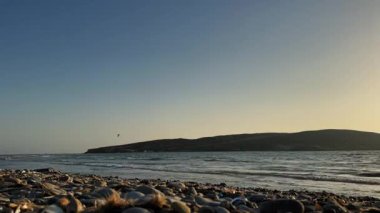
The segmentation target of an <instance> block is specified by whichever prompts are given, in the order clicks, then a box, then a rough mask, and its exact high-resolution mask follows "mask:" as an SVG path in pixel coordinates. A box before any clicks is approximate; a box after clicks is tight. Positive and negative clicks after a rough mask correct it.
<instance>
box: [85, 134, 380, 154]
mask: <svg viewBox="0 0 380 213" xmlns="http://www.w3.org/2000/svg"><path fill="white" fill-rule="evenodd" d="M315 150H316V151H323V150H326V151H327V150H380V134H378V133H373V132H362V131H354V130H335V129H326V130H316V131H304V132H297V133H255V134H239V135H222V136H215V137H204V138H198V139H183V138H178V139H161V140H152V141H146V142H139V143H132V144H125V145H119V146H108V147H101V148H95V149H89V150H88V151H87V152H86V153H120V152H144V151H149V152H194V151H315Z"/></svg>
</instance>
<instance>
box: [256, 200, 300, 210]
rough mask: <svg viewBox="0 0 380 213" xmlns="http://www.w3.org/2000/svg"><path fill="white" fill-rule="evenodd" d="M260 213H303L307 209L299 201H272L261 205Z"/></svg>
mask: <svg viewBox="0 0 380 213" xmlns="http://www.w3.org/2000/svg"><path fill="white" fill-rule="evenodd" d="M259 209H260V213H272V212H292V213H303V212H304V211H305V207H304V206H303V204H302V203H301V202H299V201H297V200H271V201H265V202H263V203H261V204H260V207H259Z"/></svg>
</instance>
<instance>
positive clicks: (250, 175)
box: [0, 151, 380, 198]
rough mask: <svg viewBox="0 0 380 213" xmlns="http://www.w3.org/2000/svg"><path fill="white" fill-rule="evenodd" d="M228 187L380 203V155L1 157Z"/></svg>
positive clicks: (3, 162)
mask: <svg viewBox="0 0 380 213" xmlns="http://www.w3.org/2000/svg"><path fill="white" fill-rule="evenodd" d="M46 167H52V168H55V169H58V170H61V171H65V172H73V173H82V174H98V175H103V176H119V177H125V178H142V179H152V178H153V179H155V178H160V179H169V180H185V181H197V182H203V183H221V182H224V183H227V184H228V185H234V186H242V187H264V188H270V189H278V190H290V189H295V190H310V191H328V192H333V193H338V194H344V195H356V196H372V197H377V198H380V151H326V152H320V151H318V152H168V153H118V154H57V155H0V169H6V168H10V169H36V168H46Z"/></svg>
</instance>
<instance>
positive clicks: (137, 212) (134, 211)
mask: <svg viewBox="0 0 380 213" xmlns="http://www.w3.org/2000/svg"><path fill="white" fill-rule="evenodd" d="M122 213H150V211H148V210H147V209H144V208H140V207H133V208H129V209H126V210H124V211H123V212H122Z"/></svg>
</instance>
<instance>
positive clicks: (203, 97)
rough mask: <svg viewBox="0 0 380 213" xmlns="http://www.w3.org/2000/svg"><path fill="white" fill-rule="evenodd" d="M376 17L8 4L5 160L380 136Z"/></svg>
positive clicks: (211, 5)
mask: <svg viewBox="0 0 380 213" xmlns="http://www.w3.org/2000/svg"><path fill="white" fill-rule="evenodd" d="M379 20H380V1H374V0H361V1H356V0H336V1H329V0H320V1H303V0H299V1H297V0H287V1H271V0H266V1H259V0H253V1H246V0H236V1H230V0H218V1H217V0H204V1H203V0H202V1H185V0H161V1H156V0H130V1H124V0H110V1H104V0H103V1H99V0H81V1H78V0H67V1H58V0H43V1H42V0H33V1H29V0H19V1H14V0H2V1H0V154H10V153H81V152H84V151H86V150H87V149H88V148H94V147H99V146H109V145H117V144H124V143H131V142H138V141H144V140H151V139H160V138H179V137H181V138H198V137H203V136H213V135H225V134H239V133H255V132H297V131H302V130H315V129H328V128H334V129H355V130H362V131H371V132H380V110H379V109H380V95H379V94H380V59H379V57H380V21H379ZM117 134H120V137H116V135H117Z"/></svg>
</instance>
